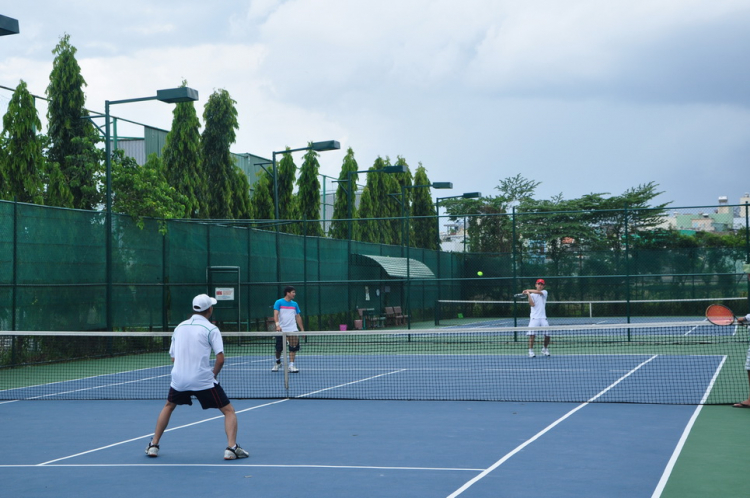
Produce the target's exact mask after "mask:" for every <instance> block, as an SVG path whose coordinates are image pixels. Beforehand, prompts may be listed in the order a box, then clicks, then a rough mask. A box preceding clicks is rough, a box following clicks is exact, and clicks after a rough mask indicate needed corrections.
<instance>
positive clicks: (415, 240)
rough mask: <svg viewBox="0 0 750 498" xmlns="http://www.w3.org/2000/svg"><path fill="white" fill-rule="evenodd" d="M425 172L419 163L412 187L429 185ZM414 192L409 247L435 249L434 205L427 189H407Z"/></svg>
mask: <svg viewBox="0 0 750 498" xmlns="http://www.w3.org/2000/svg"><path fill="white" fill-rule="evenodd" d="M430 184H431V182H430V179H429V178H428V177H427V170H426V169H425V168H424V166H422V163H419V166H418V167H417V171H416V173H415V174H414V185H415V186H416V185H430ZM409 190H413V191H414V195H413V197H414V198H413V201H412V206H411V212H410V216H411V227H410V228H411V230H413V231H412V232H411V234H413V235H411V236H410V245H411V246H412V247H420V248H423V249H437V224H436V223H437V221H436V218H435V216H436V213H435V205H434V204H433V203H432V194H431V189H430V188H429V187H423V188H414V189H409Z"/></svg>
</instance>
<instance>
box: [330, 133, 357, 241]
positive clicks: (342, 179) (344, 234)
mask: <svg viewBox="0 0 750 498" xmlns="http://www.w3.org/2000/svg"><path fill="white" fill-rule="evenodd" d="M355 171H359V166H358V165H357V160H356V159H354V151H353V150H352V148H351V147H349V150H347V151H346V156H344V162H343V164H342V165H341V173H339V184H338V187H337V188H336V199H335V200H334V201H333V217H332V218H333V221H332V222H331V229H330V230H329V231H328V235H329V236H330V237H332V238H334V239H347V238H349V222H348V221H340V220H347V219H348V218H349V202H351V203H352V218H356V217H357V209H356V203H355V200H356V198H357V180H358V176H359V175H357V174H354V173H353V172H355ZM349 172H352V173H353V174H352V175H351V181H352V186H351V187H352V197H353V198H352V199H351V201H350V200H349V191H348V188H349V185H348V183H347V181H348V179H349ZM355 226H356V224H355V223H352V227H355ZM353 230H354V228H353ZM353 238H355V237H353Z"/></svg>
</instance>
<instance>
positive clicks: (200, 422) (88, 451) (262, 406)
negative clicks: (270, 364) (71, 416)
mask: <svg viewBox="0 0 750 498" xmlns="http://www.w3.org/2000/svg"><path fill="white" fill-rule="evenodd" d="M288 400H289V398H285V399H281V400H278V401H272V402H271V403H266V404H264V405H258V406H252V407H250V408H245V409H244V410H238V411H237V412H236V413H243V412H249V411H250V410H256V409H258V408H264V407H266V406H271V405H275V404H277V403H283V402H284V401H288ZM223 417H224V415H223V414H222V415H218V416H216V417H211V418H206V419H203V420H199V421H197V422H192V423H190V424H185V425H180V426H178V427H172V428H171V429H167V430H165V431H164V432H171V431H176V430H177V429H184V428H186V427H191V426H193V425H198V424H202V423H204V422H210V421H211V420H216V419H217V418H223ZM153 435H154V433H153V432H152V433H151V434H146V435H145V436H138V437H134V438H131V439H127V440H125V441H120V442H117V443H112V444H108V445H107V446H102V447H100V448H94V449H93V450H87V451H82V452H81V453H76V454H75V455H68V456H66V457H62V458H57V459H55V460H50V461H48V462H43V463H38V464H36V465H33V467H41V466H44V465H48V464H50V463H55V462H59V461H61V460H67V459H68V458H75V457H77V456H81V455H86V454H87V453H93V452H95V451H99V450H106V449H107V448H112V447H114V446H120V445H121V444H125V443H132V442H133V441H138V440H139V439H143V438H146V437H150V436H153Z"/></svg>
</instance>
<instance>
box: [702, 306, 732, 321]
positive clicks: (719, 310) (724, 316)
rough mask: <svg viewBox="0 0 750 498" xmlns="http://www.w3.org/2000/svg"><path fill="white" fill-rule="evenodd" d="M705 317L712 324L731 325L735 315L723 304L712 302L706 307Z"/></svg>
mask: <svg viewBox="0 0 750 498" xmlns="http://www.w3.org/2000/svg"><path fill="white" fill-rule="evenodd" d="M706 319H707V320H708V321H709V322H711V323H713V324H714V325H732V324H733V323H734V322H735V321H736V320H737V317H736V316H734V313H733V312H732V310H730V309H729V308H727V307H726V306H724V305H723V304H712V305H710V306H709V307H708V308H706Z"/></svg>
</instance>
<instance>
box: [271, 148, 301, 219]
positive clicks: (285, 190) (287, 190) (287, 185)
mask: <svg viewBox="0 0 750 498" xmlns="http://www.w3.org/2000/svg"><path fill="white" fill-rule="evenodd" d="M286 149H287V151H288V150H290V149H289V147H287V148H286ZM296 176H297V165H296V164H294V159H293V158H292V154H291V153H290V152H284V154H283V156H282V158H281V161H279V163H278V165H277V180H276V181H277V186H278V190H279V200H278V205H279V220H296V219H297V218H298V216H297V206H296V203H295V199H294V196H293V195H292V192H293V190H294V180H295V178H296ZM280 230H281V231H283V232H290V233H296V232H297V227H296V225H295V224H285V225H282V226H281V228H280Z"/></svg>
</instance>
